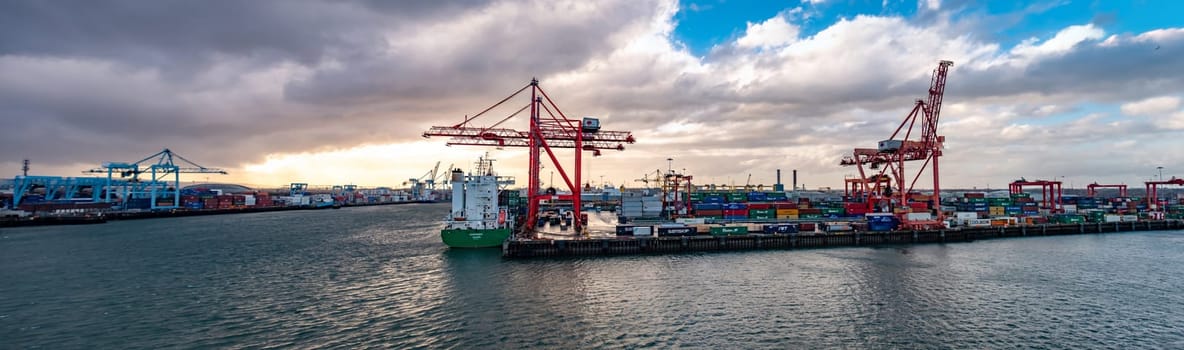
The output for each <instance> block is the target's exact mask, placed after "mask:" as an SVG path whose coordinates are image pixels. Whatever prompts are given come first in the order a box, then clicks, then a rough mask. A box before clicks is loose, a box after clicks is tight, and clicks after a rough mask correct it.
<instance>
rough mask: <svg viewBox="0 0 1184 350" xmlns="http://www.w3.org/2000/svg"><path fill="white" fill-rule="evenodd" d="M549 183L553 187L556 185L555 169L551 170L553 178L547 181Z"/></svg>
mask: <svg viewBox="0 0 1184 350" xmlns="http://www.w3.org/2000/svg"><path fill="white" fill-rule="evenodd" d="M547 185H548V186H551V187H555V171H554V170H551V180H550V181H547Z"/></svg>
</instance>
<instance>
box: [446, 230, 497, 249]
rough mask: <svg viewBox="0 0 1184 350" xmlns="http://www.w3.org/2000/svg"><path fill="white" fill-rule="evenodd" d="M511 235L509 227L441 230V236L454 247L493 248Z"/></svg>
mask: <svg viewBox="0 0 1184 350" xmlns="http://www.w3.org/2000/svg"><path fill="white" fill-rule="evenodd" d="M509 237H510V229H509V228H500V229H484V230H450V229H444V230H441V231H440V238H441V239H443V240H444V244H447V245H448V246H449V247H452V248H492V247H501V246H502V242H503V241H505V240H506V238H509Z"/></svg>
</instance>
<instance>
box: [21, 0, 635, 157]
mask: <svg viewBox="0 0 1184 350" xmlns="http://www.w3.org/2000/svg"><path fill="white" fill-rule="evenodd" d="M577 7H578V8H577ZM483 11H485V12H497V11H500V12H498V13H499V14H502V15H504V14H509V15H510V16H506V17H502V18H482V15H483V14H482V12H483ZM578 11H584V12H581V13H579V14H580V15H583V16H588V17H593V18H598V21H588V20H572V19H571V18H567V17H565V16H564V15H567V14H570V13H571V12H578ZM653 11H654V9H653V8H652V6H650V4H645V3H639V2H625V3H619V4H596V5H583V4H580V3H570V4H562V3H552V2H538V3H524V2H508V3H493V2H490V1H469V0H461V1H267V0H264V1H246V2H238V1H148V2H145V1H102V2H87V1H58V2H37V1H14V2H4V3H2V4H0V73H3V75H2V76H0V123H3V124H5V125H9V127H8V128H7V129H6V131H12V133H11V134H10V135H6V137H5V138H4V141H2V142H3V144H0V146H2V147H0V159H2V160H6V161H11V160H13V159H19V158H20V157H24V156H29V157H33V158H35V159H38V161H39V162H40V163H42V164H47V163H57V164H69V163H75V162H81V163H87V162H93V163H98V162H101V161H122V160H134V159H138V158H139V157H141V156H143V155H147V154H151V153H153V152H156V151H158V150H159V149H161V148H164V147H170V148H173V149H175V150H177V151H179V152H181V153H183V154H187V155H189V157H190V158H192V159H195V160H199V159H204V160H207V161H205V162H204V163H220V164H218V165H222V166H234V165H237V164H239V163H241V162H246V161H256V160H259V159H261V157H262V156H263V155H264V154H267V153H272V152H302V151H305V152H306V151H320V150H328V149H340V148H348V147H352V146H356V145H361V144H368V143H385V142H397V141H405V140H409V139H419V133H420V132H422V128H423V127H425V126H426V125H429V124H430V123H431V122H433V121H438V120H440V118H442V117H446V116H453V115H456V116H460V115H461V113H464V112H469V111H470V110H472V109H475V108H478V107H477V106H478V105H482V104H486V103H490V101H486V100H480V101H479V102H472V101H468V100H464V99H466V98H473V96H475V95H476V96H480V97H489V96H484V95H488V90H496V91H501V90H505V91H507V92H509V91H513V89H516V88H517V87H520V86H521V85H524V84H525V83H526V82H527V81H528V80H529V79H530V77H532V76H542V75H546V74H553V73H556V72H561V71H564V70H570V69H574V68H577V67H579V66H580V65H582V64H583V63H584V62H585V61H586V60H587V59H588V57H593V56H595V55H597V54H598V53H599V52H606V51H609V49H610V48H611V47H612V46H613V45H615V44H619V41H620V40H624V39H627V38H622V37H619V35H617V32H618V31H620V30H622V29H624V28H636V25H634V24H636V23H635V22H637V21H639V20H645V19H647V18H648V17H647V16H652V14H653ZM426 28H451V29H458V30H461V33H468V35H465V36H449V35H447V33H439V32H434V31H431V30H427V29H426ZM612 40H616V41H618V43H613V42H612ZM407 43H412V44H416V43H419V44H422V43H427V44H429V45H428V46H431V45H430V44H432V43H446V44H449V45H448V46H450V47H452V48H454V49H453V50H451V51H427V50H416V49H417V48H418V47H417V46H415V45H407ZM507 83H512V85H515V86H508V85H506V84H507ZM482 94H484V95H482ZM499 94H500V92H499ZM47 140H48V141H50V142H46V141H47Z"/></svg>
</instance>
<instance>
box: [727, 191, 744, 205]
mask: <svg viewBox="0 0 1184 350" xmlns="http://www.w3.org/2000/svg"><path fill="white" fill-rule="evenodd" d="M728 201H729V202H732V203H742V202H747V201H748V195H745V194H743V193H728Z"/></svg>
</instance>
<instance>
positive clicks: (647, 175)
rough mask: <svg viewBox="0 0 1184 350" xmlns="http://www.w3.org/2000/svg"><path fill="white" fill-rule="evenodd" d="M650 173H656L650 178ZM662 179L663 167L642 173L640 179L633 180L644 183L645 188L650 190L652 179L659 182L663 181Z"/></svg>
mask: <svg viewBox="0 0 1184 350" xmlns="http://www.w3.org/2000/svg"><path fill="white" fill-rule="evenodd" d="M650 174H654V177H653V178H650ZM661 179H662V169H654V172H652V173H645V174H642V175H641V178H640V179H636V180H633V181H634V182H641V183H644V184H645V188H646V189H647V190H648V189H649V188H650V181H653V182H654V183H657V182H659V181H661Z"/></svg>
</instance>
